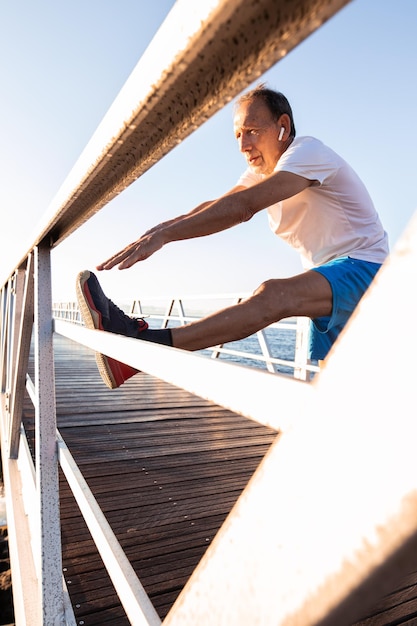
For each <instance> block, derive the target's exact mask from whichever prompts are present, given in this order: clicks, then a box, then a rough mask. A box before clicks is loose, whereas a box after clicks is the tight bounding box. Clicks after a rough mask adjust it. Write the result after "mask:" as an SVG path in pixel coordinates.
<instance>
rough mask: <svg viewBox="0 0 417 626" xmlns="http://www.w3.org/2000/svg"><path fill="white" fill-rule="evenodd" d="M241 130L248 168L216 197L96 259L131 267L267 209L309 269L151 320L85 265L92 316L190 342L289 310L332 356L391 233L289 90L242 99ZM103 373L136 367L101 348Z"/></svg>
mask: <svg viewBox="0 0 417 626" xmlns="http://www.w3.org/2000/svg"><path fill="white" fill-rule="evenodd" d="M234 131H235V136H236V140H237V142H238V145H239V149H240V151H241V152H242V154H243V155H244V157H245V158H246V161H247V169H246V171H245V172H244V173H243V174H242V176H241V177H240V179H239V180H238V181H237V184H236V185H235V186H234V187H233V188H232V189H231V190H230V191H228V192H227V193H226V194H224V195H223V196H221V197H220V198H218V199H217V200H214V201H210V202H205V203H203V204H201V205H199V206H197V207H196V208H195V209H193V210H192V211H190V212H189V213H187V214H185V215H181V216H179V217H176V218H174V219H172V220H169V221H167V222H164V223H162V224H159V225H158V226H155V227H154V228H152V229H151V230H149V231H147V232H146V233H145V234H144V235H143V236H142V237H140V238H139V239H138V240H137V241H134V242H133V243H131V244H129V245H128V246H127V247H126V248H124V249H123V250H122V251H120V252H118V253H116V254H115V255H114V256H112V257H111V258H110V259H108V260H107V261H105V262H103V263H101V264H100V265H98V266H97V269H98V270H109V269H111V268H113V267H115V266H118V267H119V268H120V269H127V268H129V267H131V266H132V265H134V264H135V263H137V262H138V261H143V260H144V259H147V258H148V257H150V256H151V255H152V254H154V253H155V252H156V251H157V250H159V249H160V248H162V247H163V246H165V245H166V244H168V243H171V242H173V241H179V240H183V239H192V238H194V237H202V236H205V235H211V234H213V233H217V232H219V231H222V230H225V229H227V228H230V227H232V226H235V225H237V224H239V223H241V222H246V221H248V220H250V219H251V218H252V217H253V216H254V215H255V214H256V213H258V212H259V211H262V210H264V209H266V210H267V213H268V219H269V225H270V227H271V228H272V230H273V231H274V232H275V233H276V234H277V235H278V236H279V237H281V238H282V239H283V240H284V241H286V242H288V243H289V245H291V246H292V247H293V248H295V249H296V250H298V251H299V253H300V254H301V257H302V261H303V266H304V269H305V271H304V272H303V273H301V274H299V275H296V276H293V277H290V278H284V279H282V278H270V279H269V280H267V281H265V282H264V283H262V284H261V285H260V286H259V287H258V288H257V289H256V291H255V292H254V293H253V295H252V296H251V297H249V298H248V299H246V300H245V301H243V302H241V303H240V304H237V305H234V306H231V307H228V308H226V309H223V310H221V311H218V312H216V313H214V314H212V315H209V316H207V317H204V318H202V319H200V320H198V321H195V322H192V323H190V324H186V325H185V326H181V327H178V328H172V329H150V328H149V327H148V325H147V323H146V322H144V321H143V320H140V319H132V318H130V317H128V316H127V315H125V314H124V313H123V312H122V311H120V309H118V308H117V307H116V306H115V305H114V304H113V302H112V301H111V300H109V299H108V298H107V297H106V296H105V295H104V293H103V291H102V290H101V288H100V285H99V283H98V281H97V278H96V276H95V275H94V274H93V273H91V272H89V271H88V270H87V271H84V272H81V273H80V274H79V276H78V278H77V296H78V300H79V304H80V308H81V312H82V315H83V318H84V321H85V323H86V325H87V326H88V327H90V328H98V329H101V330H106V331H110V332H114V333H119V334H122V335H126V336H129V337H136V338H138V339H142V340H145V341H154V342H157V343H162V344H165V345H170V346H174V347H177V348H182V349H184V350H199V349H203V348H207V347H209V346H213V345H217V344H220V343H226V342H229V341H234V340H238V339H243V338H244V337H247V336H249V335H251V334H253V333H255V332H256V331H258V330H260V329H262V328H265V327H266V326H268V325H270V324H272V323H273V322H277V321H278V320H280V319H282V318H285V317H290V316H306V317H309V318H310V319H311V333H310V358H311V360H312V361H317V360H321V359H324V358H325V356H326V355H327V353H328V351H329V349H330V348H331V346H332V345H333V343H334V341H335V340H336V338H337V336H338V335H339V333H340V332H341V330H342V329H343V327H344V326H345V324H346V322H347V320H348V319H349V317H350V315H351V314H352V312H353V310H354V309H355V307H356V305H357V304H358V302H359V300H360V299H361V297H362V296H363V294H364V292H365V291H366V289H367V288H368V287H369V285H370V283H371V282H372V280H373V278H374V276H375V274H376V273H377V271H378V270H379V268H380V266H381V264H382V263H383V262H384V260H385V259H386V257H387V255H388V238H387V234H386V232H385V231H384V229H383V227H382V224H381V222H380V219H379V217H378V214H377V212H376V210H375V208H374V205H373V203H372V200H371V198H370V196H369V194H368V192H367V190H366V188H365V186H364V184H363V183H362V181H361V180H360V178H359V177H358V175H357V174H356V173H355V172H354V171H353V169H352V168H351V167H350V166H349V165H348V164H347V163H346V162H345V161H344V160H343V159H342V158H341V157H340V156H339V155H337V154H336V153H335V152H334V151H333V150H331V149H330V148H328V147H327V146H325V145H324V144H323V143H322V142H321V141H319V140H318V139H315V138H313V137H296V132H295V125H294V120H293V114H292V110H291V107H290V104H289V102H288V100H287V99H286V97H285V96H284V95H283V94H281V93H279V92H276V91H273V90H271V89H268V88H266V87H265V86H264V85H260V86H259V87H257V88H255V89H254V90H251V91H249V92H247V93H246V94H244V95H243V96H241V97H240V98H239V99H238V100H237V102H236V105H235V115H234ZM97 363H98V366H99V369H100V373H101V375H102V377H103V380H104V381H105V382H106V384H107V385H108V386H109V387H112V388H113V387H117V386H119V385H120V384H122V383H123V382H124V381H125V380H127V379H128V378H130V376H132V375H133V374H135V373H136V370H134V369H132V368H130V367H128V366H126V365H124V364H121V363H119V362H118V361H115V360H113V359H111V358H109V357H106V356H105V355H102V354H98V355H97Z"/></svg>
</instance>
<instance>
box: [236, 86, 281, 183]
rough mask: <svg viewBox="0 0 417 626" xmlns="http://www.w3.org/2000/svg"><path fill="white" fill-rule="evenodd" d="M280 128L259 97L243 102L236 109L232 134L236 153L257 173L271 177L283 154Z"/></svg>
mask: <svg viewBox="0 0 417 626" xmlns="http://www.w3.org/2000/svg"><path fill="white" fill-rule="evenodd" d="M279 129H280V125H279V121H278V120H274V118H273V117H272V113H271V112H270V110H269V108H268V107H267V105H266V104H265V103H264V102H263V101H262V100H261V99H260V98H255V99H254V100H252V101H249V102H244V103H242V104H241V105H240V106H239V108H238V109H237V110H236V114H235V117H234V131H235V137H236V139H237V141H238V144H239V150H240V151H241V152H242V153H243V154H244V156H245V158H246V161H247V163H248V165H249V167H250V168H251V170H253V171H254V172H255V173H256V174H272V172H273V170H274V168H275V166H276V164H277V161H278V159H279V157H280V156H281V154H282V149H281V148H280V143H281V142H279V141H278V136H279Z"/></svg>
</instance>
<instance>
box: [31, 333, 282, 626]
mask: <svg viewBox="0 0 417 626" xmlns="http://www.w3.org/2000/svg"><path fill="white" fill-rule="evenodd" d="M74 345H75V344H73V342H70V341H69V340H64V339H63V338H60V340H59V342H56V344H55V346H58V347H56V348H55V374H56V398H57V420H58V427H59V429H60V433H61V435H62V437H63V438H64V440H65V442H66V444H67V445H68V447H69V449H70V452H71V454H72V455H73V456H74V458H75V460H76V462H77V463H78V464H79V466H80V467H82V470H83V474H84V477H85V479H86V480H87V482H88V484H89V486H90V489H92V491H93V493H94V495H95V497H96V499H97V501H98V502H99V504H100V506H101V507H102V510H103V512H104V513H105V515H106V517H107V519H108V521H109V523H110V525H111V527H112V529H113V531H114V532H115V534H116V536H117V537H118V539H119V541H120V543H121V545H122V547H123V548H124V549H125V551H126V554H127V555H128V557H129V559H130V561H131V563H132V565H133V567H134V568H135V570H136V571H137V573H138V575H139V577H140V580H141V582H142V584H143V585H144V587H145V590H146V591H147V593H148V594H149V596H150V598H151V599H152V601H153V602H154V605H155V608H156V609H157V611H158V613H159V615H160V616H161V618H163V617H164V616H165V615H166V614H167V612H168V611H169V609H170V608H171V606H172V604H173V602H174V601H175V599H176V597H177V596H178V594H179V593H180V591H181V589H182V588H183V586H184V585H185V583H186V582H187V581H188V578H189V576H190V575H191V574H192V572H193V570H194V569H195V567H196V565H197V564H198V562H199V561H200V559H201V557H202V556H203V554H204V553H205V551H206V550H207V547H208V546H209V545H210V543H211V541H212V540H213V538H214V537H215V535H216V533H217V531H218V529H219V528H220V526H221V525H222V523H223V521H224V520H225V518H226V517H227V515H228V513H229V512H230V510H231V509H232V507H233V505H234V503H235V502H236V500H237V499H238V497H239V495H240V493H241V492H242V490H243V488H244V487H245V485H246V483H247V481H248V480H249V479H250V477H251V476H252V474H253V472H254V471H255V469H256V467H257V466H258V465H259V463H260V461H261V460H262V458H263V456H264V455H265V453H266V452H267V450H268V449H269V446H270V445H271V443H272V442H273V441H274V439H275V438H276V436H277V433H276V432H275V431H273V430H271V429H268V428H266V427H264V426H261V425H259V424H257V423H255V422H252V421H250V420H247V419H246V418H242V417H241V416H238V415H235V414H233V413H231V412H230V411H227V410H225V409H223V408H220V407H217V406H215V405H214V404H212V403H210V402H208V401H206V400H202V399H200V398H198V397H196V396H193V395H192V394H189V393H188V392H184V391H183V390H181V389H177V388H176V387H173V386H172V385H169V384H167V383H165V382H163V381H159V380H157V379H154V378H153V377H151V376H148V375H146V374H139V375H137V376H135V377H134V378H132V379H131V380H129V381H128V382H127V383H126V384H125V385H123V387H121V388H120V389H117V390H112V391H110V390H108V389H106V387H104V385H103V383H102V381H101V379H100V377H99V375H98V373H97V368H96V365H95V360H94V358H93V357H92V354H91V352H90V351H88V350H86V349H81V348H80V347H77V348H76V349H75V350H74ZM24 419H25V428H26V431H27V432H28V433H29V435H31V436H32V444H31V445H32V449H33V447H34V443H33V418H32V416H31V408H30V405H29V404H28V402H26V403H25V411H24ZM60 491H61V500H60V508H61V521H62V537H63V562H64V566H65V570H66V571H65V578H66V580H67V584H68V589H69V593H70V597H71V599H72V602H73V605H74V611H75V615H76V618H77V621H80V620H84V621H85V623H88V624H106V623H109V624H122V625H123V624H125V623H127V622H126V618H125V617H124V615H123V611H122V612H120V610H119V609H118V608H117V607H118V599H117V596H116V594H115V593H114V590H113V588H112V585H111V582H110V579H109V577H108V575H107V574H106V572H105V571H104V568H103V565H102V562H101V559H100V556H99V555H98V553H97V550H96V548H95V546H94V543H93V541H92V539H91V536H90V533H89V531H88V529H87V527H86V524H85V522H84V521H83V520H82V518H81V516H80V514H79V511H78V507H77V505H76V503H75V501H74V499H73V496H72V494H71V493H70V491H69V488H68V486H67V485H66V482H65V480H64V479H63V478H62V477H61V486H60Z"/></svg>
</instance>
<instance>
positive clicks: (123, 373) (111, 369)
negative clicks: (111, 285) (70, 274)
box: [76, 270, 148, 389]
mask: <svg viewBox="0 0 417 626" xmlns="http://www.w3.org/2000/svg"><path fill="white" fill-rule="evenodd" d="M76 292H77V299H78V304H79V307H80V311H81V316H82V318H83V320H84V324H85V325H86V327H87V328H91V329H95V330H106V331H108V332H110V333H116V334H118V335H125V336H126V337H135V338H137V337H138V336H139V334H140V333H141V332H142V331H143V330H146V329H147V328H148V324H147V322H145V320H143V319H141V318H132V317H129V316H128V315H126V313H124V312H123V311H122V310H121V309H119V307H117V306H116V305H115V304H114V303H113V302H112V301H111V300H109V298H107V297H106V295H105V294H104V292H103V290H102V289H101V287H100V284H99V282H98V280H97V277H96V276H95V275H94V274H93V273H92V272H90V271H88V270H84V271H83V272H80V273H79V274H78V276H77V282H76ZM96 362H97V367H98V370H99V372H100V375H101V378H102V379H103V381H104V382H105V384H106V385H107V387H110V389H115V388H116V387H120V385H121V384H123V383H124V382H125V381H126V380H128V379H129V378H131V377H132V376H134V375H135V374H137V373H138V370H136V369H134V368H133V367H130V365H126V364H125V363H121V362H120V361H116V360H115V359H112V358H111V357H109V356H106V355H105V354H101V353H99V352H96Z"/></svg>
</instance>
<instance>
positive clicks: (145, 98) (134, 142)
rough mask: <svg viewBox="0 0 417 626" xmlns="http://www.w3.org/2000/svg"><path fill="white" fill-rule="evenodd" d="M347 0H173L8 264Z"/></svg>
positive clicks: (150, 160) (70, 223)
mask: <svg viewBox="0 0 417 626" xmlns="http://www.w3.org/2000/svg"><path fill="white" fill-rule="evenodd" d="M348 2H349V0H328V1H327V2H322V1H321V0H293V1H292V2H287V1H286V0H258V1H257V2H245V1H244V0H200V1H199V2H194V0H179V1H178V2H177V3H176V4H175V5H174V7H173V9H172V11H171V12H170V13H169V15H168V17H167V19H166V20H165V22H164V23H163V24H162V26H161V27H160V29H159V31H158V32H157V34H156V35H155V37H154V39H153V40H152V42H151V44H150V46H149V47H148V49H147V50H146V52H145V54H144V55H143V56H142V58H141V59H140V61H139V62H138V64H137V65H136V67H135V69H134V70H133V72H132V74H131V76H130V77H129V79H128V80H127V82H126V84H125V85H124V87H123V88H122V90H121V92H120V94H119V95H118V97H117V98H116V100H115V101H114V103H113V105H112V106H111V107H110V109H109V111H108V113H107V114H106V116H105V117H104V119H103V121H102V123H101V124H100V125H99V127H98V129H97V131H96V132H95V134H94V135H93V137H92V138H91V140H90V142H89V143H88V144H87V146H86V148H85V150H84V151H83V153H82V154H81V156H80V158H79V159H78V161H77V162H76V164H75V166H74V168H73V170H72V171H71V172H70V174H69V175H68V177H67V179H66V180H65V181H64V183H63V185H62V186H61V188H60V189H59V191H58V193H57V195H56V196H55V198H54V199H53V201H52V203H51V205H50V207H49V209H48V211H47V212H46V215H45V216H44V218H43V220H42V221H41V223H40V225H39V226H38V228H37V230H36V232H35V235H34V238H33V241H32V242H30V245H29V247H28V248H26V252H25V254H24V255H23V256H21V257H20V261H18V262H17V263H16V264H15V266H14V267H20V265H21V264H22V263H23V262H24V260H25V259H26V257H27V255H28V253H29V252H30V251H31V250H32V249H33V248H34V247H35V246H36V245H38V244H39V243H40V242H41V241H43V240H44V239H47V240H48V242H50V243H51V245H56V244H58V243H59V242H61V241H62V240H63V239H64V238H65V237H67V236H68V235H69V234H71V233H72V232H74V231H75V230H76V229H77V228H79V226H81V225H82V224H83V223H84V222H86V221H87V220H88V219H89V218H90V217H92V215H94V214H95V213H96V212H97V211H99V210H100V209H101V208H102V207H103V206H105V205H106V204H107V203H108V202H109V201H110V200H112V199H113V198H114V197H115V196H116V195H117V194H119V193H120V192H121V191H122V190H123V189H125V188H126V187H128V186H129V185H130V184H131V183H132V182H134V181H135V180H136V179H137V178H138V177H139V176H141V175H142V174H143V173H145V172H146V171H147V170H148V169H149V168H150V167H151V166H152V165H154V164H155V163H156V162H157V161H159V160H160V159H161V158H162V157H163V156H164V155H166V154H167V153H168V152H169V151H170V150H172V149H173V148H174V147H175V146H176V145H177V144H178V143H179V142H180V141H182V140H183V139H185V138H186V137H187V136H188V135H189V134H190V133H192V132H193V130H195V129H196V128H198V127H199V126H201V124H203V123H204V122H205V121H207V120H208V119H209V118H210V117H211V116H212V115H213V114H214V113H216V112H217V111H218V110H219V109H221V108H222V107H223V106H224V105H225V104H226V103H227V102H229V101H230V100H231V99H232V98H233V97H235V96H236V95H237V94H238V93H239V92H240V91H242V90H243V89H244V88H245V87H246V86H247V85H248V84H249V83H250V82H251V81H253V80H255V79H256V78H257V77H258V76H260V75H261V74H262V73H263V72H265V71H266V70H268V69H269V68H270V67H271V66H272V65H273V64H274V63H276V62H277V61H278V60H279V59H281V58H282V57H284V56H285V55H286V54H287V53H288V51H290V50H291V49H292V48H294V47H295V46H297V45H298V44H299V43H300V42H301V41H303V40H304V39H305V38H306V37H307V36H308V35H309V34H311V33H312V32H314V31H315V30H316V28H317V27H318V26H319V25H321V24H322V23H323V22H324V21H326V20H327V19H329V18H330V17H331V16H332V15H333V14H334V13H336V12H337V11H338V10H339V9H341V8H342V7H343V6H345V5H346V4H347V3H348ZM248 25H250V26H248ZM248 28H250V37H248V36H247V35H248ZM242 42H244V45H242ZM0 278H3V280H2V281H1V282H0V284H3V282H4V278H5V277H0Z"/></svg>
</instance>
